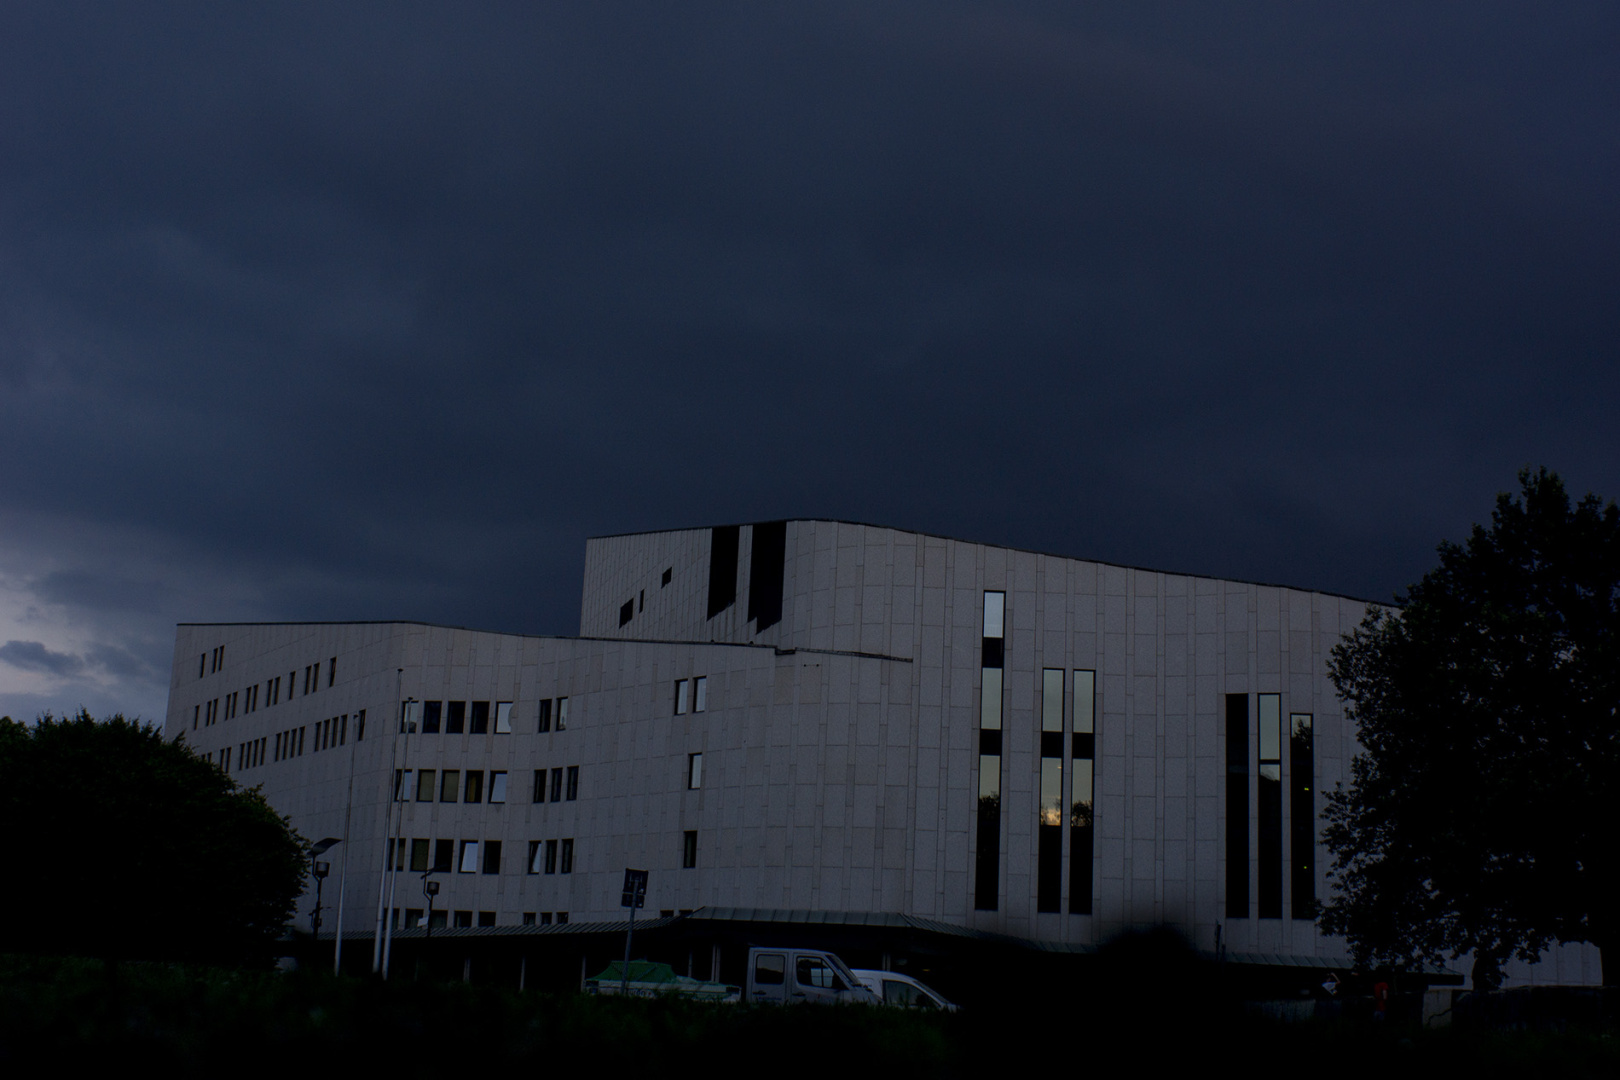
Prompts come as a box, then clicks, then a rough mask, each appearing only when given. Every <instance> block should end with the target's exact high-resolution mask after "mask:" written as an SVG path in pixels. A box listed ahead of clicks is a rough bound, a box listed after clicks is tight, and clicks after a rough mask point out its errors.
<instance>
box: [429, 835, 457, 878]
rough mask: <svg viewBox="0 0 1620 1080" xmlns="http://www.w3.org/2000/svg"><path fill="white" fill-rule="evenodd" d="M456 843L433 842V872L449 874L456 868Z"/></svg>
mask: <svg viewBox="0 0 1620 1080" xmlns="http://www.w3.org/2000/svg"><path fill="white" fill-rule="evenodd" d="M455 861H456V842H455V841H454V840H435V841H433V872H434V873H436V874H448V873H449V872H450V871H451V870H452V869H453V868H454V866H455Z"/></svg>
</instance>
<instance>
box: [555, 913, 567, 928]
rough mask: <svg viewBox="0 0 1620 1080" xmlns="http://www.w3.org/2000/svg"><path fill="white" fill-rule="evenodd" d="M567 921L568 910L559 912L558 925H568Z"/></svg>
mask: <svg viewBox="0 0 1620 1080" xmlns="http://www.w3.org/2000/svg"><path fill="white" fill-rule="evenodd" d="M567 923H568V912H566V911H559V912H557V925H558V926H565V925H567Z"/></svg>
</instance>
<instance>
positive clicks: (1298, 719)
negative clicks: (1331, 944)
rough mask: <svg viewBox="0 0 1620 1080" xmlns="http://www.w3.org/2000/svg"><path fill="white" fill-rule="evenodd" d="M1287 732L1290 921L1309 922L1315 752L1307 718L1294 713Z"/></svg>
mask: <svg viewBox="0 0 1620 1080" xmlns="http://www.w3.org/2000/svg"><path fill="white" fill-rule="evenodd" d="M1288 729H1289V731H1288V779H1289V786H1290V788H1291V791H1290V798H1289V806H1288V813H1289V815H1290V817H1291V821H1290V833H1291V836H1290V843H1289V863H1290V865H1291V866H1292V867H1293V875H1292V877H1293V880H1292V881H1291V882H1290V894H1291V896H1290V902H1291V903H1292V904H1293V915H1294V918H1296V919H1310V918H1314V917H1315V914H1316V798H1315V794H1314V791H1315V788H1314V785H1315V776H1316V752H1315V748H1314V747H1313V745H1312V742H1311V714H1310V713H1294V714H1293V715H1292V716H1290V717H1289V718H1288Z"/></svg>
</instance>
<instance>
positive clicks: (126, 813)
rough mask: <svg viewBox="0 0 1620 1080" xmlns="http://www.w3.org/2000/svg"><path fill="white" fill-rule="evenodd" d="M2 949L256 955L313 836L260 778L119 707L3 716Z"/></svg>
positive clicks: (281, 912)
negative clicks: (117, 712)
mask: <svg viewBox="0 0 1620 1080" xmlns="http://www.w3.org/2000/svg"><path fill="white" fill-rule="evenodd" d="M0 836H3V837H5V838H6V840H7V847H8V851H7V855H8V862H9V865H10V867H11V873H10V874H8V876H7V877H8V880H7V883H6V885H5V886H4V887H3V888H0V951H5V952H52V953H79V954H85V955H92V956H103V957H108V958H112V959H119V958H145V959H172V960H195V961H205V962H213V963H228V964H242V963H256V962H262V961H264V960H265V959H267V958H268V956H269V955H270V953H269V946H270V945H271V943H272V942H274V940H275V939H276V938H277V937H278V936H279V935H280V934H281V933H282V931H283V930H284V928H285V927H286V924H287V922H288V920H289V919H290V917H291V916H292V913H293V905H294V903H295V902H296V900H297V898H298V895H299V893H300V891H301V890H302V882H303V874H304V868H305V863H306V861H307V859H306V853H307V850H308V849H307V846H306V844H305V842H304V841H303V840H302V839H301V838H300V837H299V836H298V834H297V833H296V832H294V831H293V829H292V826H291V825H290V824H289V823H288V822H287V820H286V819H285V818H283V817H281V816H280V815H279V814H277V813H276V812H275V811H274V810H273V809H271V807H270V805H269V804H268V803H267V802H265V801H264V799H263V797H262V796H261V795H260V794H259V793H258V792H257V791H246V790H243V789H241V788H239V787H238V786H237V785H236V783H235V781H233V780H232V779H231V778H230V777H229V776H227V775H226V774H225V773H223V772H221V771H220V770H219V769H218V768H217V767H215V766H214V765H212V764H210V763H209V762H207V761H204V760H203V759H201V758H199V757H198V756H197V755H195V754H194V753H192V751H191V750H190V748H188V747H187V746H186V745H185V744H184V743H182V742H180V741H179V740H176V741H174V742H165V741H164V740H163V736H162V735H161V733H159V732H158V731H157V730H156V729H155V728H153V727H150V726H147V725H143V724H139V723H136V722H132V721H129V720H125V719H124V718H123V717H122V716H114V717H113V718H112V719H110V720H107V721H105V722H98V721H96V720H95V719H93V718H92V717H91V716H90V715H89V714H88V713H87V712H84V711H83V710H81V711H80V713H79V715H78V716H77V717H76V718H74V719H71V720H69V719H62V720H58V719H55V718H53V717H52V716H50V715H49V714H46V715H45V716H43V717H41V718H40V720H39V722H38V723H37V724H34V725H32V726H27V725H24V724H19V723H16V722H15V721H12V720H9V719H0Z"/></svg>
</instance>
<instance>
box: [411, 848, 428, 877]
mask: <svg viewBox="0 0 1620 1080" xmlns="http://www.w3.org/2000/svg"><path fill="white" fill-rule="evenodd" d="M432 849H433V841H431V840H412V841H411V869H412V870H413V871H414V872H416V873H418V874H421V873H425V872H426V871H427V868H428V864H429V862H430V861H431V860H432V854H433V852H432Z"/></svg>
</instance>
